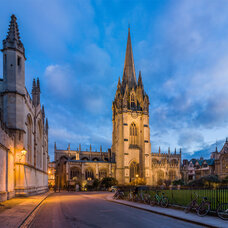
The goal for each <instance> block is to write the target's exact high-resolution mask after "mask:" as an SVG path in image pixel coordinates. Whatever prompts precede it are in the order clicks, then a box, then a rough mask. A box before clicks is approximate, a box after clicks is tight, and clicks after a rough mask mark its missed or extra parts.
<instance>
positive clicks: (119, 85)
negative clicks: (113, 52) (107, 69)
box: [117, 77, 121, 89]
mask: <svg viewBox="0 0 228 228" xmlns="http://www.w3.org/2000/svg"><path fill="white" fill-rule="evenodd" d="M120 87H121V83H120V77H119V80H118V85H117V88H118V89H120Z"/></svg>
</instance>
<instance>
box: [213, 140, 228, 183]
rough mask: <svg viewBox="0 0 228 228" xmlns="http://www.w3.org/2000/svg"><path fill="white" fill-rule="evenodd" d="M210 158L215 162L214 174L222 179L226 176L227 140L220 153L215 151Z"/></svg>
mask: <svg viewBox="0 0 228 228" xmlns="http://www.w3.org/2000/svg"><path fill="white" fill-rule="evenodd" d="M211 158H212V159H214V160H215V168H214V169H215V174H216V175H218V177H219V178H221V179H223V178H225V177H226V176H228V139H226V142H225V144H224V146H223V148H222V150H221V151H220V152H218V151H217V148H216V151H215V152H213V153H212V154H211Z"/></svg>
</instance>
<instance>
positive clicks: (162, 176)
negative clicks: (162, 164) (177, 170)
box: [157, 170, 164, 183]
mask: <svg viewBox="0 0 228 228" xmlns="http://www.w3.org/2000/svg"><path fill="white" fill-rule="evenodd" d="M163 180H164V172H163V171H162V170H159V171H158V172H157V181H158V183H159V182H162V181H163Z"/></svg>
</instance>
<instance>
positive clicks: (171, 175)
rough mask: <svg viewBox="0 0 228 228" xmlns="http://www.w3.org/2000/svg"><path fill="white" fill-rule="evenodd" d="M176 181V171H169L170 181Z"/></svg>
mask: <svg viewBox="0 0 228 228" xmlns="http://www.w3.org/2000/svg"><path fill="white" fill-rule="evenodd" d="M175 179H176V172H175V171H174V170H170V171H169V180H171V181H173V180H175Z"/></svg>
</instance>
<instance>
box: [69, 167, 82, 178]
mask: <svg viewBox="0 0 228 228" xmlns="http://www.w3.org/2000/svg"><path fill="white" fill-rule="evenodd" d="M80 175H81V172H80V170H79V168H77V167H72V168H71V169H70V179H73V178H74V177H76V178H77V179H78V178H80Z"/></svg>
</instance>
